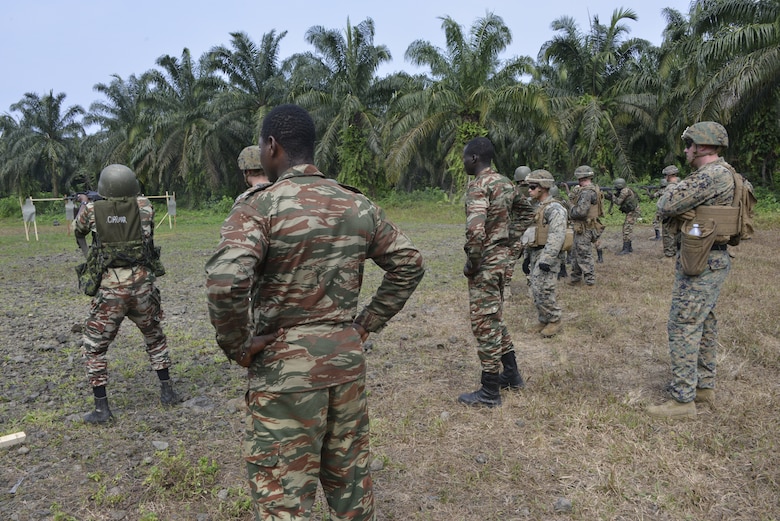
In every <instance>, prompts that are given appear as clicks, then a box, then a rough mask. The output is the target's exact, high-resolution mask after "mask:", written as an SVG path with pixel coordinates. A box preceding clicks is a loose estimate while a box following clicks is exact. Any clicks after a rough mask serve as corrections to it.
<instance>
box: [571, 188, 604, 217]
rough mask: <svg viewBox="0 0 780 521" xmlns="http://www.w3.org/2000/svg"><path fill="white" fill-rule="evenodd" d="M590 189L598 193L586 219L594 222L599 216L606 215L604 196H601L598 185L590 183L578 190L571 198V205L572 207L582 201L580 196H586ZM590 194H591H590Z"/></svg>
mask: <svg viewBox="0 0 780 521" xmlns="http://www.w3.org/2000/svg"><path fill="white" fill-rule="evenodd" d="M588 191H591V192H595V193H596V204H591V205H590V208H588V215H587V216H585V220H586V221H587V222H592V221H595V220H596V219H598V218H599V217H604V202H603V201H602V199H603V197H601V190H600V189H599V187H598V186H596V185H588V186H585V187H583V188H581V189H580V190H577V192H576V193H575V194H574V195H573V196H572V198H571V205H572V208H574V207H576V206H577V204H578V203H579V201H580V198H581V197H583V196H585V193H586V192H588ZM588 196H590V194H588Z"/></svg>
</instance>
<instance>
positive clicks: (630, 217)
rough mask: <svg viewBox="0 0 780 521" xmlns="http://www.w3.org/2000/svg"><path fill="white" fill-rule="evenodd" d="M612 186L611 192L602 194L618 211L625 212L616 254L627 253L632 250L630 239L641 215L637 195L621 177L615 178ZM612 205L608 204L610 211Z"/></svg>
mask: <svg viewBox="0 0 780 521" xmlns="http://www.w3.org/2000/svg"><path fill="white" fill-rule="evenodd" d="M613 186H614V190H613V191H612V193H609V192H607V193H606V194H604V196H605V197H606V198H607V199H609V200H610V201H612V205H615V204H616V205H617V206H618V208H619V209H620V211H621V212H623V213H624V214H626V217H625V219H624V220H623V249H622V250H621V251H619V252H617V255H627V254H629V253H631V252H633V251H634V247H633V244H632V241H631V239H632V237H633V235H634V226H635V225H636V222H637V221H638V220H639V219H640V218H641V217H642V213H641V211H640V209H639V195H637V193H636V192H635V191H634V190H633V189H632V188H631V187H629V186H628V185H627V184H626V180H625V179H623V178H622V177H618V178H617V179H615V181H614V183H613ZM612 205H610V213H611V210H612Z"/></svg>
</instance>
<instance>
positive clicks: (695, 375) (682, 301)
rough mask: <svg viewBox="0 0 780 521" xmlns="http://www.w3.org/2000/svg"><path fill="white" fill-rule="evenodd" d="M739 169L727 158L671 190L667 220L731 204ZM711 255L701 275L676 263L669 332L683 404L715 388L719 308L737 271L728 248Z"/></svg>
mask: <svg viewBox="0 0 780 521" xmlns="http://www.w3.org/2000/svg"><path fill="white" fill-rule="evenodd" d="M732 171H733V169H732V168H731V166H730V165H729V164H728V163H726V161H724V160H723V159H722V158H719V159H718V160H717V161H715V162H712V163H709V164H706V165H703V166H702V167H701V168H699V169H698V170H697V171H695V172H694V173H693V174H691V176H689V177H688V178H686V179H685V180H684V181H680V182H679V183H677V184H676V185H669V186H668V187H667V189H666V191H665V192H664V194H663V195H662V196H661V198H660V199H659V200H658V211H659V212H660V213H661V216H662V217H664V218H671V217H675V216H679V215H680V214H682V213H684V212H686V211H688V210H693V209H695V208H696V207H697V206H700V205H707V206H709V205H726V206H727V205H730V204H731V202H732V199H733V197H734V178H733V176H732ZM719 248H722V249H713V250H712V251H710V254H709V258H708V261H707V264H708V266H707V267H706V268H705V269H704V272H703V273H702V274H701V275H698V276H688V275H685V274H684V273H683V271H682V265H681V263H680V259H679V255H678V258H677V262H676V268H675V269H676V271H675V278H674V288H673V290H672V305H671V309H670V310H669V321H668V323H667V331H668V333H669V354H670V356H671V362H672V364H671V365H672V375H673V381H672V384H671V393H672V396H673V398H674V399H675V400H677V401H678V402H682V403H687V402H691V401H693V399H694V398H695V396H696V389H697V388H699V389H711V388H713V387H714V386H715V362H716V354H717V352H716V350H717V336H718V330H717V319H716V318H715V305H716V303H717V301H718V296H719V295H720V289H721V287H722V286H723V282H724V281H725V280H726V277H727V275H728V274H729V271H730V269H731V260H730V258H729V253H728V251H726V248H725V245H722V246H719Z"/></svg>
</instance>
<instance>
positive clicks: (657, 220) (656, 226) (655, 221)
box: [650, 167, 677, 241]
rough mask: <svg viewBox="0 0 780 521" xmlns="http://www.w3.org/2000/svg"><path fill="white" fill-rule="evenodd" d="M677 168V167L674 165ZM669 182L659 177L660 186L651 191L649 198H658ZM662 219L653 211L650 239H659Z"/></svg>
mask: <svg viewBox="0 0 780 521" xmlns="http://www.w3.org/2000/svg"><path fill="white" fill-rule="evenodd" d="M675 168H677V167H675ZM668 184H669V183H668V182H667V181H666V178H664V179H661V183H660V186H659V188H658V190H656V191H655V192H653V193H652V195H651V198H652V199H653V200H655V199H658V198H659V197H661V194H663V193H664V190H665V189H666V187H667V185H668ZM662 222H663V219H661V216H660V215H658V212H655V216H654V217H653V232H655V235H654V236H653V237H650V240H651V241H660V240H661V225H662Z"/></svg>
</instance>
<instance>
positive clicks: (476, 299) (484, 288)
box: [468, 248, 514, 373]
mask: <svg viewBox="0 0 780 521" xmlns="http://www.w3.org/2000/svg"><path fill="white" fill-rule="evenodd" d="M500 250H501V251H502V252H503V253H501V252H499V253H498V254H497V255H495V256H492V257H491V258H490V262H489V263H488V264H483V265H482V267H480V269H479V270H478V271H477V273H475V274H474V276H472V277H469V279H468V284H469V318H470V319H471V332H472V333H474V338H475V339H476V340H477V355H478V356H479V361H480V364H481V365H482V371H484V372H487V373H498V372H500V371H501V356H502V355H503V354H504V353H508V352H509V351H513V350H514V346H513V344H512V337H511V336H510V335H509V330H508V329H507V327H506V324H505V323H504V284H505V282H506V278H505V277H506V268H507V265H508V262H509V257H508V255H509V251H510V250H509V248H500ZM483 262H484V261H483Z"/></svg>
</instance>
